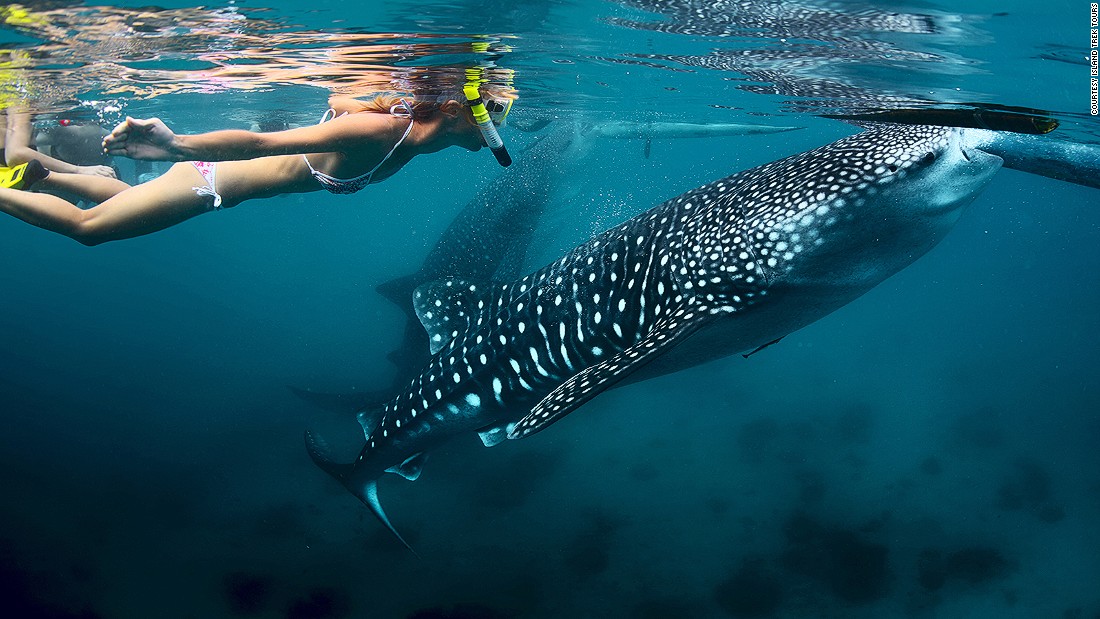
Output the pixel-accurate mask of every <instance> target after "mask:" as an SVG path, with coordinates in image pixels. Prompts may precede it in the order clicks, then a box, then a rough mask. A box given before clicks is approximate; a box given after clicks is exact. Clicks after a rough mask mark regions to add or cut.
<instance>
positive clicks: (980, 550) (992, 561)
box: [917, 546, 1012, 591]
mask: <svg viewBox="0 0 1100 619" xmlns="http://www.w3.org/2000/svg"><path fill="white" fill-rule="evenodd" d="M1011 567H1012V566H1011V564H1010V563H1009V562H1008V561H1007V560H1006V559H1005V558H1004V556H1003V555H1002V554H1001V552H1000V551H999V550H997V549H996V548H992V547H990V546H970V547H967V548H961V549H959V550H956V551H954V552H951V553H948V554H947V555H946V556H945V555H944V553H943V552H942V551H940V550H938V549H935V548H928V549H925V550H923V551H921V553H920V555H919V556H918V557H917V581H918V582H919V583H920V585H921V586H922V587H924V588H925V589H927V590H929V591H938V590H939V589H942V588H943V587H944V586H945V585H946V584H948V583H949V582H952V581H959V582H962V583H963V584H966V585H969V586H971V587H975V586H980V585H984V584H986V583H989V582H992V581H994V580H1001V579H1003V578H1005V577H1006V576H1008V574H1009V573H1010V572H1011Z"/></svg>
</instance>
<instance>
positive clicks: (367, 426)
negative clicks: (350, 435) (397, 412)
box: [355, 404, 386, 441]
mask: <svg viewBox="0 0 1100 619" xmlns="http://www.w3.org/2000/svg"><path fill="white" fill-rule="evenodd" d="M385 416H386V406H385V405H384V404H376V405H373V406H365V407H363V408H362V409H361V410H360V411H359V412H358V413H356V414H355V420H356V421H358V422H359V425H360V426H362V427H363V436H364V437H365V438H366V439H367V440H368V441H369V440H370V433H371V432H374V429H375V428H377V427H378V424H380V423H382V418H383V417H385Z"/></svg>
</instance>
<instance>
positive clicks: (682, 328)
mask: <svg viewBox="0 0 1100 619" xmlns="http://www.w3.org/2000/svg"><path fill="white" fill-rule="evenodd" d="M678 320H680V322H676V320H675V319H674V320H670V321H667V322H665V323H664V324H663V326H662V325H660V324H659V325H657V328H655V329H654V330H653V331H651V332H650V333H649V334H648V335H646V336H645V337H644V338H642V339H641V340H639V341H638V342H636V343H635V344H634V345H633V346H630V347H629V348H626V349H625V350H623V351H621V352H619V353H618V354H616V355H614V356H612V357H609V358H607V359H604V360H603V361H601V362H599V363H597V364H596V365H592V366H589V367H587V368H585V369H583V370H581V371H580V372H578V373H577V374H574V375H573V376H572V377H571V378H570V379H569V380H567V381H565V382H564V383H562V384H561V385H559V386H558V388H557V389H555V390H554V391H552V392H550V394H549V395H547V396H546V397H545V398H543V399H542V401H541V402H539V403H538V404H536V405H535V407H534V408H532V409H531V412H530V413H528V414H527V416H526V417H524V418H523V419H521V420H520V421H519V423H517V424H516V425H515V427H513V428H512V429H511V430H509V432H508V438H524V437H527V436H531V435H532V434H534V433H536V432H541V431H542V430H544V429H546V428H547V426H549V425H550V424H552V423H554V422H555V421H557V420H559V419H561V418H562V417H564V416H566V415H568V414H569V413H571V412H573V411H574V410H576V409H577V408H579V407H580V406H581V405H582V404H584V403H585V402H587V401H589V400H591V399H592V398H593V397H595V396H596V394H598V393H600V392H601V391H604V390H605V389H607V388H608V387H610V386H611V385H613V384H615V383H616V382H618V381H620V380H622V379H623V378H625V377H626V376H627V375H628V374H630V373H631V372H633V371H634V370H637V369H638V368H640V367H642V366H643V365H645V364H646V363H647V362H649V361H650V360H652V359H653V358H654V357H657V356H659V355H661V354H663V353H665V352H667V351H668V349H670V348H672V347H673V346H675V345H676V344H677V343H679V342H680V341H682V340H683V339H684V338H686V337H687V336H689V335H691V334H692V333H694V332H695V331H697V330H698V329H699V328H700V327H701V326H703V325H704V324H706V322H707V321H706V320H705V319H704V318H703V317H700V316H694V315H693V314H691V313H688V314H686V315H685V316H683V317H682V318H680V319H678Z"/></svg>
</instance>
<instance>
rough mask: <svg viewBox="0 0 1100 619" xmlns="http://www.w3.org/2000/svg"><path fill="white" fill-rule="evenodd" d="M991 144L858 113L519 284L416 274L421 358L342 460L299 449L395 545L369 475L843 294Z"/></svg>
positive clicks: (919, 245)
mask: <svg viewBox="0 0 1100 619" xmlns="http://www.w3.org/2000/svg"><path fill="white" fill-rule="evenodd" d="M988 141H989V140H988V136H986V135H985V134H981V133H975V132H974V131H973V130H968V129H960V128H947V127H929V126H915V125H880V124H873V125H869V126H868V127H867V129H866V130H865V131H863V132H862V133H858V134H856V135H852V136H849V137H846V138H843V139H841V140H839V141H836V142H833V143H831V144H828V145H826V146H822V147H820V148H817V149H814V150H811V151H808V152H804V153H801V154H797V155H794V156H791V157H787V158H785V159H780V160H778V161H775V162H772V163H768V164H765V165H762V166H759V167H756V168H753V169H750V170H747V171H744V172H740V173H737V174H734V175H732V176H729V177H726V178H723V179H721V180H718V181H715V182H712V183H710V184H707V185H704V186H702V187H700V188H698V189H695V190H692V191H689V192H687V193H684V194H683V195H681V196H679V197H676V198H673V199H671V200H668V201H667V202H664V203H663V204H660V205H658V206H657V207H655V208H653V209H652V210H650V211H647V212H645V213H642V214H641V215H639V216H637V217H634V218H633V219H630V220H628V221H626V222H625V223H622V224H620V225H618V226H615V227H614V228H612V229H610V230H607V231H606V232H603V233H602V234H599V235H597V236H595V237H593V238H592V239H590V240H589V241H587V242H585V243H584V244H582V245H580V246H578V247H576V248H575V249H573V250H572V251H570V252H568V253H567V254H565V255H564V256H562V257H561V258H560V259H559V260H556V261H554V262H553V263H551V264H549V265H547V266H545V267H543V268H542V269H539V270H538V271H535V272H534V273H531V274H529V275H527V276H525V277H522V278H519V279H517V280H514V281H510V282H507V283H502V284H485V283H482V282H471V281H466V280H462V279H446V280H443V281H438V282H434V283H430V284H425V285H423V286H421V287H419V288H418V289H417V290H416V293H415V295H414V297H415V298H414V305H415V309H416V313H417V315H418V316H419V318H420V321H421V322H422V324H423V325H424V327H425V329H426V330H427V332H428V334H429V338H430V343H431V352H432V354H433V356H432V358H431V360H430V361H429V363H428V364H427V366H426V367H424V369H423V370H422V371H421V373H420V374H419V375H418V376H416V377H415V378H414V379H413V380H412V381H411V382H410V383H409V384H408V385H407V386H406V387H405V388H404V389H403V390H402V391H401V392H400V393H398V394H397V396H396V397H394V398H393V399H392V400H390V401H388V402H386V403H384V404H382V405H379V406H377V407H374V408H371V409H369V410H366V411H364V412H363V413H362V414H361V415H360V420H361V422H362V423H363V424H364V428H365V429H368V431H367V432H366V441H365V445H364V446H363V448H362V451H361V452H360V453H359V455H358V457H356V458H355V460H354V461H352V462H350V463H340V462H337V461H336V460H335V459H334V457H333V456H332V455H331V454H330V453H329V449H328V447H327V445H326V444H325V442H324V441H323V440H321V439H320V438H319V437H317V436H315V435H314V434H312V433H310V432H307V433H306V444H307V447H308V449H309V453H310V455H311V457H312V458H313V460H314V462H315V463H316V464H317V465H318V466H320V467H321V468H322V469H324V470H325V471H326V472H328V473H329V474H330V475H332V476H333V477H334V478H336V479H337V480H339V481H340V483H342V484H343V485H344V486H345V487H346V488H347V489H348V490H349V491H350V492H351V493H352V494H354V495H355V496H356V497H358V498H359V499H360V500H362V501H363V502H364V503H365V504H366V505H367V506H368V507H369V508H370V509H371V511H372V512H373V513H374V514H375V515H376V516H377V517H378V518H379V520H380V521H381V522H382V523H383V524H384V525H385V526H386V527H387V528H389V530H390V531H391V532H393V534H394V535H396V536H397V537H398V539H401V536H400V535H399V534H398V533H397V531H396V529H395V528H394V527H393V525H392V524H391V523H390V521H389V520H388V518H387V517H386V515H385V512H384V511H383V509H382V506H381V503H380V502H379V499H378V491H377V483H378V479H379V478H380V477H381V476H382V474H383V473H385V472H387V471H388V472H393V473H397V474H399V475H401V476H403V477H406V478H407V479H410V480H411V479H416V478H417V476H419V474H420V471H421V467H422V466H423V463H424V461H425V459H426V457H427V454H428V452H429V451H430V450H432V449H433V448H435V447H436V446H438V445H439V444H440V443H442V442H443V441H445V440H447V439H449V438H451V437H453V436H455V435H458V434H465V433H470V432H477V433H479V434H480V436H481V438H482V440H483V441H484V443H485V444H486V445H487V446H488V445H494V444H497V443H499V442H501V441H503V440H505V439H506V438H521V437H525V436H530V435H532V434H534V433H536V432H539V431H541V430H543V429H545V428H546V427H548V426H549V425H550V424H552V423H554V422H556V421H558V420H559V419H561V418H562V417H564V416H565V415H567V414H568V413H570V412H571V411H573V410H576V409H577V408H578V407H580V406H581V405H583V404H584V403H585V402H587V401H588V400H590V399H591V398H593V397H594V396H596V395H598V394H599V393H601V392H602V391H604V390H606V389H608V388H609V387H611V386H612V385H614V384H615V383H617V382H618V381H620V380H622V379H624V378H626V377H627V376H631V375H633V376H632V378H643V377H649V376H654V375H658V374H663V373H668V372H673V371H678V370H681V369H684V368H687V367H691V366H694V365H697V364H700V363H703V362H706V361H709V360H712V359H716V358H719V357H724V356H728V355H732V354H735V353H739V352H745V351H753V350H756V349H758V348H760V347H763V346H765V345H767V344H769V343H771V342H775V341H777V340H778V339H780V338H782V337H784V336H785V335H787V334H789V333H791V332H793V331H795V330H797V329H800V328H801V327H804V326H806V325H808V324H810V323H812V322H814V321H816V320H818V319H820V318H821V317H823V316H825V315H827V314H829V313H830V312H832V311H834V310H836V309H837V308H839V307H841V306H843V305H845V304H847V303H849V302H851V301H852V300H854V299H856V298H857V297H859V296H860V295H862V294H864V293H865V292H867V291H868V290H870V289H871V288H873V287H874V286H876V285H877V284H879V283H880V282H882V281H883V280H885V279H886V278H888V277H890V276H891V275H893V274H894V273H896V272H898V271H900V270H901V269H903V268H904V267H906V266H907V265H909V264H911V263H912V262H913V261H915V260H916V259H917V258H919V257H920V256H922V255H923V254H925V253H926V252H928V251H929V250H930V249H932V247H934V246H935V245H936V244H937V243H938V242H939V241H940V240H941V239H942V238H943V237H944V236H945V235H946V234H947V232H948V231H949V230H950V229H951V228H952V226H953V225H954V223H955V222H956V220H957V219H958V217H959V215H960V213H961V210H962V209H963V207H965V206H966V205H967V204H969V203H970V202H971V201H972V200H973V199H974V198H975V197H976V196H977V195H978V194H979V193H980V192H981V191H982V189H984V188H985V187H986V185H987V184H988V183H989V181H990V179H991V178H992V177H993V175H994V173H995V172H996V171H997V170H998V169H1000V167H1001V163H1002V160H1001V158H1000V157H997V156H995V155H991V154H988V153H986V152H983V151H982V150H979V149H978V148H976V147H975V144H977V143H979V142H988ZM643 368H644V369H643ZM401 541H402V543H404V540H403V539H401ZM407 545H408V544H406V546H407Z"/></svg>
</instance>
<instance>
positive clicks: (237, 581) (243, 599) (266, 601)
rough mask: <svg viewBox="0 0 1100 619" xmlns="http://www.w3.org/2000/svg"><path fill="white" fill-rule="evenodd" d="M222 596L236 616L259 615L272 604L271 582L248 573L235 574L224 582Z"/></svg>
mask: <svg viewBox="0 0 1100 619" xmlns="http://www.w3.org/2000/svg"><path fill="white" fill-rule="evenodd" d="M222 595H223V597H224V598H225V604H226V606H228V607H229V610H230V612H232V613H233V614H235V615H257V614H259V613H261V612H263V611H264V610H266V609H267V607H268V606H269V605H270V604H271V580H270V579H268V578H266V577H263V576H259V575H256V574H249V573H247V572H233V573H232V574H229V575H227V576H226V577H225V579H223V580H222Z"/></svg>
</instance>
